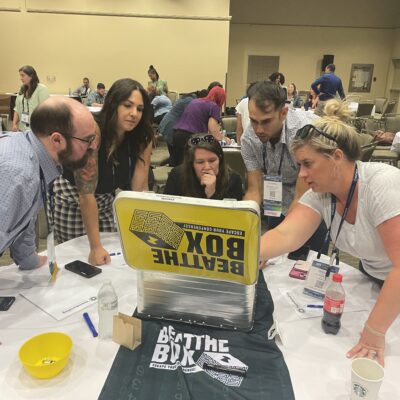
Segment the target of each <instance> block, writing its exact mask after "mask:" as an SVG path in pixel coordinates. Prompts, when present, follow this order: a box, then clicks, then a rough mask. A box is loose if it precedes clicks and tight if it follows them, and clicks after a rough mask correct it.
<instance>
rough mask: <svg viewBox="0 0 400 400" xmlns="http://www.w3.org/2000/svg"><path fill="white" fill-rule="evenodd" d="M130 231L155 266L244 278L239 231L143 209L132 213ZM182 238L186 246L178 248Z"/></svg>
mask: <svg viewBox="0 0 400 400" xmlns="http://www.w3.org/2000/svg"><path fill="white" fill-rule="evenodd" d="M129 230H130V232H132V233H133V234H134V235H135V236H137V237H138V238H140V239H141V240H142V241H143V242H145V243H146V244H147V245H148V246H150V248H151V254H152V259H153V260H152V262H153V264H154V265H161V266H163V267H165V266H174V267H180V268H186V269H189V270H190V269H192V270H196V269H200V270H207V271H217V272H221V273H224V274H227V275H229V274H234V275H240V276H244V272H245V271H244V258H245V240H244V236H245V233H244V231H242V230H233V229H228V228H223V227H215V226H203V225H193V224H187V223H179V222H178V223H177V222H174V221H172V220H171V219H170V218H169V217H168V216H167V215H165V214H164V213H162V212H154V211H146V210H135V211H134V213H133V216H132V219H131V223H130V225H129ZM183 238H185V239H186V242H187V243H186V247H185V246H183V247H185V248H181V249H180V246H181V244H182V239H183ZM181 247H182V246H181Z"/></svg>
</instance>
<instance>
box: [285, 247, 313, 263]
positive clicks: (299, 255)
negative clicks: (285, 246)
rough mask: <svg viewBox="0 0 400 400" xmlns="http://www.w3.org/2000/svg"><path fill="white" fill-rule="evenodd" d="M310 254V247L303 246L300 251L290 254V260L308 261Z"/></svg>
mask: <svg viewBox="0 0 400 400" xmlns="http://www.w3.org/2000/svg"><path fill="white" fill-rule="evenodd" d="M309 252H310V246H306V245H304V246H301V247H300V248H299V249H297V250H295V251H292V252H290V253H289V254H288V259H289V260H303V261H306V260H307V257H308V253H309Z"/></svg>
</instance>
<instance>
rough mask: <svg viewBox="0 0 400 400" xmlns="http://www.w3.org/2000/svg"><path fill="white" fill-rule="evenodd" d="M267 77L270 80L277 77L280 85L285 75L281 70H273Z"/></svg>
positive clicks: (272, 80) (283, 81)
mask: <svg viewBox="0 0 400 400" xmlns="http://www.w3.org/2000/svg"><path fill="white" fill-rule="evenodd" d="M268 79H269V80H270V81H271V82H275V81H276V80H277V79H279V83H280V84H281V85H283V84H284V83H285V75H283V74H282V72H274V73H272V74H271V75H270V76H269V77H268Z"/></svg>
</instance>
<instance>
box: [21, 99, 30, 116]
mask: <svg viewBox="0 0 400 400" xmlns="http://www.w3.org/2000/svg"><path fill="white" fill-rule="evenodd" d="M25 99H26V108H27V109H28V114H29V101H28V99H27V98H26V97H25V96H24V97H23V98H22V112H25Z"/></svg>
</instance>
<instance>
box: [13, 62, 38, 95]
mask: <svg viewBox="0 0 400 400" xmlns="http://www.w3.org/2000/svg"><path fill="white" fill-rule="evenodd" d="M18 72H24V73H25V74H26V75H28V76H30V77H31V78H32V79H31V82H30V84H29V86H28V85H22V86H21V88H20V90H19V94H23V95H24V97H26V98H28V99H29V98H31V96H32V95H33V92H34V91H35V90H36V88H37V86H38V83H39V77H38V76H37V73H36V71H35V68H33V67H32V66H31V65H24V66H23V67H21V68H20V69H19V70H18Z"/></svg>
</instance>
